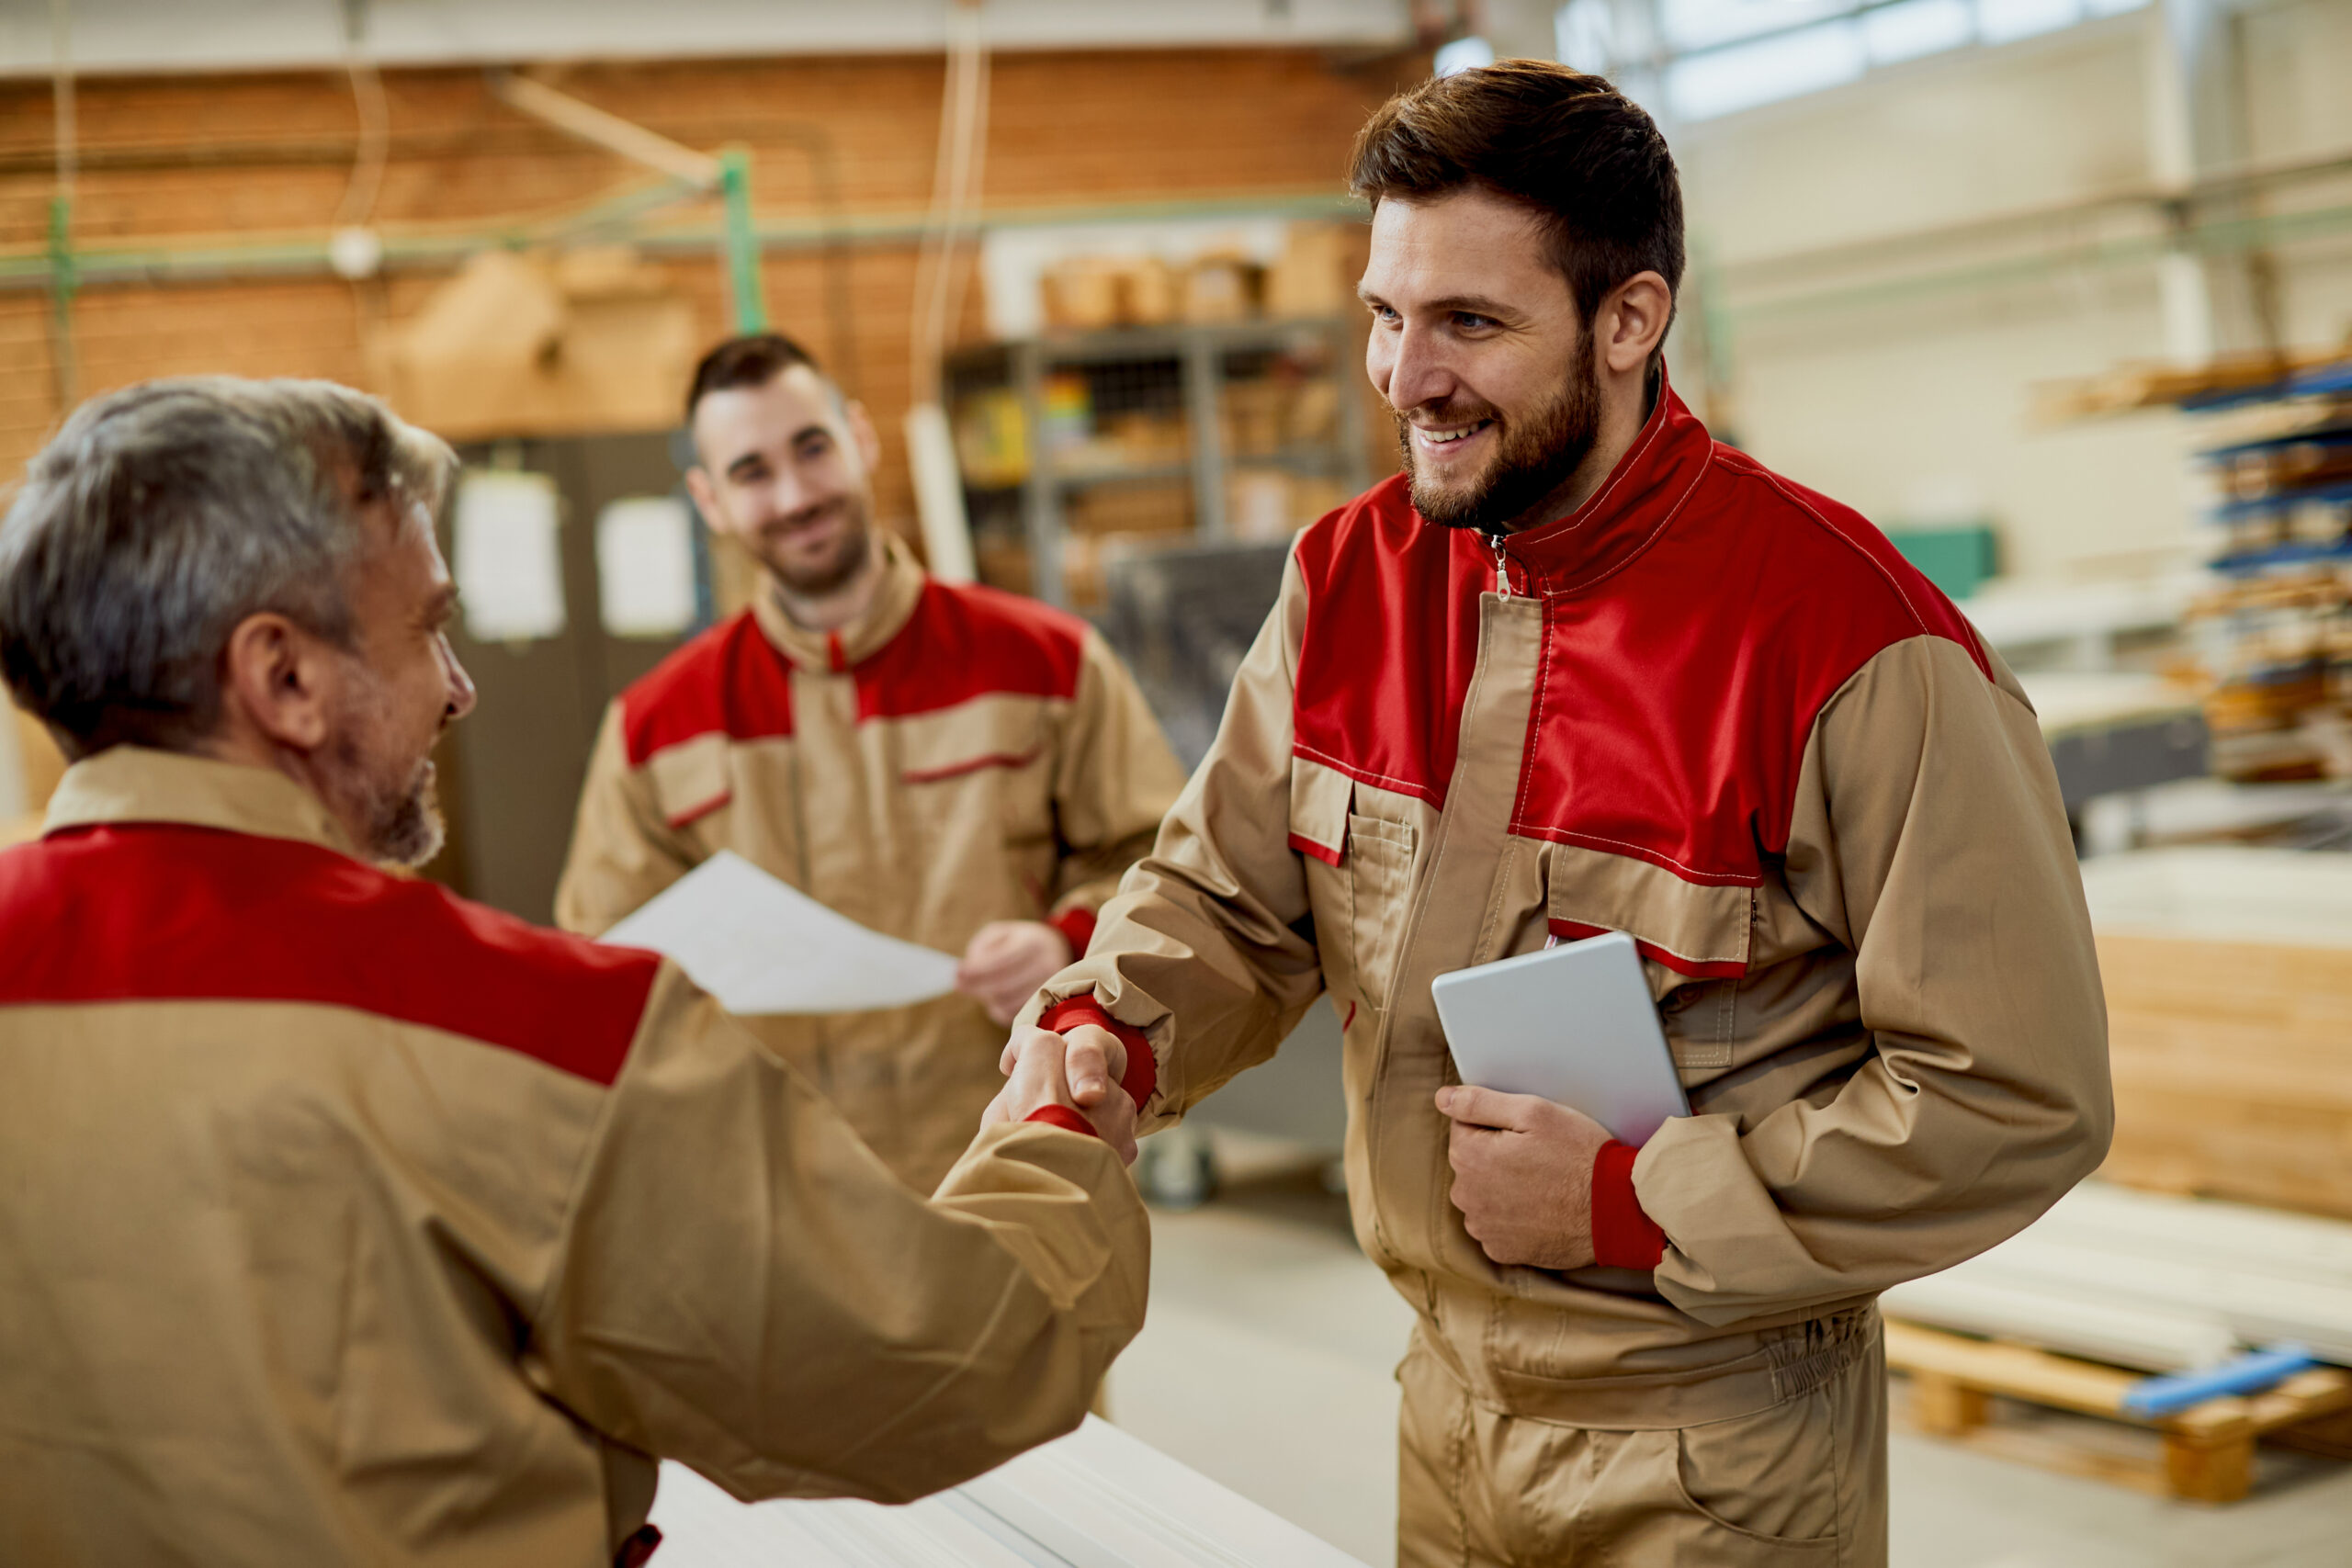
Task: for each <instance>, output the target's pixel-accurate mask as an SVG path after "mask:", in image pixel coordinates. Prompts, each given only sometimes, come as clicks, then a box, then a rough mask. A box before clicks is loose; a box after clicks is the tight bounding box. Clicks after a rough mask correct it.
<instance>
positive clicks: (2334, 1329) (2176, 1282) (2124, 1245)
mask: <svg viewBox="0 0 2352 1568" xmlns="http://www.w3.org/2000/svg"><path fill="white" fill-rule="evenodd" d="M1884 1304H1885V1309H1886V1311H1887V1312H1888V1314H1891V1315H1893V1316H1896V1317H1903V1318H1908V1319H1910V1320H1911V1321H1913V1322H1915V1323H1926V1324H1933V1325H1937V1326H1938V1327H1942V1328H1956V1329H1960V1330H1962V1331H1964V1332H1967V1333H1972V1334H1985V1335H1992V1336H1995V1337H2000V1338H2004V1339H2018V1340H2023V1341H2026V1342H2027V1343H2030V1344H2035V1345H2040V1346H2042V1347H2043V1348H2047V1349H2052V1350H2060V1351H2064V1352H2066V1353H2068V1354H2071V1355H2078V1356H2087V1357H2090V1358H2092V1359H2098V1360H2103V1361H2112V1362H2114V1363H2115V1364H2116V1365H2118V1366H2124V1367H2140V1368H2144V1369H2146V1370H2147V1371H2189V1370H2191V1369H2194V1368H2199V1367H2208V1366H2212V1365H2214V1364H2216V1363H2218V1362H2221V1361H2223V1360H2226V1359H2229V1358H2230V1357H2231V1356H2233V1355H2234V1354H2236V1353H2237V1352H2238V1351H2239V1350H2240V1349H2244V1348H2254V1347H2257V1346H2267V1345H2275V1344H2279V1343H2293V1344H2298V1345H2301V1346H2303V1347H2304V1348H2308V1349H2310V1350H2311V1351H2312V1353H2313V1354H2315V1355H2318V1356H2320V1357H2322V1358H2324V1359H2327V1360H2332V1361H2336V1362H2340V1363H2342V1364H2344V1365H2346V1366H2352V1224H2346V1223H2345V1222H2343V1221H2340V1220H2325V1219H2316V1218H2309V1217H2305V1216H2303V1215H2299V1214H2284V1213H2278V1212H2277V1211H2275V1210H2269V1209H2262V1208H2256V1207H2253V1206H2251V1205H2247V1204H2242V1203H2221V1202H2210V1201H2202V1200H2199V1199H2193V1198H2173V1197H2166V1196H2163V1195H2161V1194H2157V1193H2153V1192H2139V1191H2134V1190H2131V1189H2129V1188H2122V1187H2111V1186H2108V1185H2106V1184H2105V1183H2102V1182H2086V1183H2085V1184H2084V1185H2082V1186H2081V1187H2078V1188H2076V1189H2075V1190H2074V1191H2073V1192H2070V1193H2068V1194H2067V1195H2066V1196H2065V1197H2064V1198H2062V1199H2060V1200H2059V1201H2058V1203H2057V1206H2056V1207H2054V1208H2052V1210H2051V1211H2050V1213H2047V1214H2046V1215H2044V1216H2043V1217H2042V1218H2041V1220H2040V1221H2039V1222H2037V1223H2036V1224H2032V1225H2030V1226H2028V1227H2027V1228H2026V1229H2025V1230H2024V1231H2022V1232H2020V1233H2019V1234H2018V1235H2016V1236H2014V1237H2012V1238H2011V1239H2010V1240H2008V1241H2006V1242H2004V1243H2002V1244H2001V1245H2000V1246H1998V1247H1995V1248H1993V1249H1992V1250H1991V1251H1990V1252H1987V1253H1985V1255H1984V1256H1982V1257H1980V1258H1971V1259H1970V1260H1969V1261H1967V1262H1965V1263H1962V1264H1961V1265H1960V1266H1959V1267H1957V1268H1954V1269H1946V1270H1945V1271H1944V1272H1943V1273H1941V1274H1934V1275H1930V1276H1928V1278H1927V1279H1924V1280H1913V1281H1911V1282H1910V1283H1908V1284H1905V1285H1897V1286H1896V1287H1894V1289H1893V1290H1891V1291H1889V1292H1886V1295H1885V1298H1884Z"/></svg>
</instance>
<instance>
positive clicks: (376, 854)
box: [326, 675, 448, 868]
mask: <svg viewBox="0 0 2352 1568" xmlns="http://www.w3.org/2000/svg"><path fill="white" fill-rule="evenodd" d="M389 706H390V705H389V704H388V703H387V702H385V700H384V697H383V694H382V692H381V690H380V688H379V687H378V686H376V684H375V682H374V678H373V676H372V675H369V676H368V677H366V678H365V680H364V682H363V683H362V685H361V688H360V690H359V691H358V692H357V694H355V696H354V697H353V699H352V701H351V704H350V705H349V707H348V708H347V709H346V710H345V713H344V714H343V715H342V716H341V722H340V723H339V724H338V726H337V731H336V737H335V739H334V742H333V744H332V745H331V746H330V748H329V750H328V752H327V774H328V777H327V781H326V782H327V784H328V787H329V788H330V789H331V790H332V791H333V792H334V795H337V796H339V797H340V799H341V802H342V803H343V805H344V806H345V810H346V812H347V814H348V819H349V820H351V821H354V822H356V823H357V824H358V828H359V832H358V839H359V845H358V847H359V851H360V852H361V853H362V854H365V855H366V856H367V857H368V859H370V860H372V861H375V862H377V863H379V864H383V865H394V866H401V867H402V868H413V867H416V866H420V865H423V864H424V863H425V862H427V861H429V860H431V859H432V858H433V857H434V856H435V855H437V854H439V853H440V852H441V846H442V844H443V842H444V841H446V840H447V837H448V826H447V823H446V822H445V821H444V820H443V818H442V816H441V800H440V795H439V791H438V789H437V787H436V783H437V781H436V780H435V773H434V767H433V759H432V758H431V757H429V756H428V757H421V758H414V759H413V760H408V761H401V760H398V759H386V758H382V757H379V756H378V755H376V754H375V753H377V752H379V751H381V750H389V749H390V747H389V744H388V743H379V738H380V737H382V736H384V735H385V733H386V731H387V730H388V729H389V728H390V724H389V712H388V709H389Z"/></svg>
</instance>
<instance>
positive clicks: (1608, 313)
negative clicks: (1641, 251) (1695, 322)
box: [1593, 272, 1674, 376]
mask: <svg viewBox="0 0 2352 1568" xmlns="http://www.w3.org/2000/svg"><path fill="white" fill-rule="evenodd" d="M1593 314H1594V321H1593V325H1594V327H1595V329H1596V330H1597V331H1598V332H1599V333H1600V360H1601V364H1602V365H1603V367H1606V368H1607V369H1608V370H1609V371H1610V372H1611V373H1612V374H1615V375H1619V376H1623V375H1625V374H1626V373H1628V372H1630V371H1636V370H1639V371H1646V370H1647V369H1648V368H1649V363H1650V358H1651V356H1652V355H1655V354H1656V353H1657V345H1658V344H1660V343H1661V342H1663V341H1664V340H1665V338H1666V329H1667V326H1668V323H1669V322H1671V321H1673V320H1674V290H1672V289H1671V288H1668V287H1667V286H1666V279H1665V278H1663V277H1661V276H1658V275H1657V273H1655V272H1637V273H1635V274H1634V276H1631V277H1629V278H1627V279H1626V280H1625V281H1624V282H1623V283H1621V284H1619V285H1618V286H1617V287H1616V288H1612V289H1611V290H1610V291H1609V297H1608V298H1607V299H1603V300H1602V301H1601V302H1600V310H1597V311H1595V312H1594V313H1593Z"/></svg>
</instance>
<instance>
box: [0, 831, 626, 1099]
mask: <svg viewBox="0 0 2352 1568" xmlns="http://www.w3.org/2000/svg"><path fill="white" fill-rule="evenodd" d="M660 964H661V961H660V960H659V959H658V958H656V957H655V956H654V955H653V954H651V953H641V952H639V951H637V950H636V949H633V948H621V947H604V946H599V945H598V944H596V943H594V942H587V941H585V940H583V939H581V938H578V937H573V936H567V935H565V934H563V933H562V932H560V931H545V930H542V929H540V928H539V927H537V926H533V925H530V924H528V923H526V922H525V921H522V920H518V919H514V918H513V917H512V916H509V915H504V914H501V913H499V912H498V911H496V910H494V909H488V908H483V907H481V905H478V904H469V903H468V902H466V901H465V900H463V899H461V898H458V897H453V896H452V895H451V894H449V893H448V892H447V890H446V889H444V888H441V887H437V886H434V885H433V884H431V883H429V882H404V881H401V879H399V878H397V877H391V876H387V875H385V874H383V873H381V872H379V871H376V870H373V869H372V868H370V867H368V866H364V865H361V864H360V863H357V862H356V861H353V860H349V859H346V858H345V857H344V856H342V855H339V854H336V853H334V852H333V851H330V850H326V849H322V848H320V847H319V846H317V845H315V844H304V843H296V842H293V841H290V840H283V839H265V838H256V837H250V836H247V835H245V834H242V833H224V832H216V831H214V830H212V829H206V828H187V827H179V826H175V825H168V824H160V823H158V824H147V823H136V824H126V825H122V826H119V827H99V828H85V829H78V830H75V831H73V832H67V833H60V834H58V835H56V836H54V837H51V838H49V839H44V840H40V842H38V843H32V844H26V845H22V846H20V847H18V848H17V849H14V850H11V851H9V852H6V854H0V1006H10V1005H16V1006H25V1005H37V1004H42V1003H70V1002H120V1001H200V1000H204V1001H254V1002H304V1003H310V1004H312V1005H316V1006H321V1007H335V1008H348V1009H351V1010H355V1011H358V1012H365V1013H372V1014H375V1015H376V1016H378V1017H381V1018H387V1019H391V1020H395V1021H400V1022H402V1023H412V1024H420V1025H423V1026H424V1027H426V1028H431V1029H439V1030H444V1031H447V1032H449V1033H452V1034H458V1035H463V1036H465V1037H466V1038H468V1039H471V1040H478V1041H481V1042H482V1043H485V1044H489V1045H495V1046H501V1047H503V1048H504V1049H506V1050H510V1051H519V1052H521V1053H522V1054H523V1055H527V1056H532V1057H535V1058H537V1060H539V1061H541V1062H544V1063H546V1064H547V1065H548V1066H552V1067H556V1068H559V1069H560V1070H561V1071H564V1072H567V1073H571V1074H572V1075H574V1076H575V1077H582V1078H586V1079H588V1080H590V1081H591V1082H594V1083H598V1084H609V1083H611V1082H612V1081H613V1079H614V1078H615V1077H616V1076H618V1074H619V1072H620V1069H621V1065H622V1063H623V1062H624V1061H625V1060H627V1058H628V1048H629V1042H630V1041H631V1039H632V1038H634V1037H635V1035H636V1033H637V1025H638V1020H639V1015H640V1014H641V1013H642V1012H643V1011H644V1010H645V999H646V997H647V995H648V993H649V992H650V989H651V987H652V985H653V977H654V975H655V973H656V971H657V970H658V969H659V967H660Z"/></svg>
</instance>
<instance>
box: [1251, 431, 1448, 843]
mask: <svg viewBox="0 0 2352 1568" xmlns="http://www.w3.org/2000/svg"><path fill="white" fill-rule="evenodd" d="M1408 489H1409V482H1408V479H1407V478H1406V476H1404V475H1402V474H1398V475H1396V476H1395V477H1393V478H1391V479H1386V480H1385V481H1383V482H1382V483H1380V484H1378V485H1375V486H1374V487H1373V488H1372V489H1371V490H1369V491H1365V492H1364V493H1363V495H1360V496H1358V497H1357V498H1356V499H1355V500H1354V501H1352V502H1349V503H1348V504H1347V505H1345V506H1343V507H1341V508H1340V509H1339V510H1338V511H1337V512H1334V513H1330V514H1329V515H1328V516H1326V517H1324V518H1323V519H1322V520H1321V521H1320V522H1318V523H1317V524H1315V525H1313V526H1312V527H1309V528H1308V529H1307V530H1306V532H1305V533H1304V534H1302V535H1301V536H1299V541H1298V547H1297V559H1298V570H1299V576H1300V578H1301V580H1302V581H1303V582H1304V583H1305V586H1306V625H1305V626H1304V628H1303V629H1302V637H1301V641H1300V647H1299V657H1298V671H1297V696H1296V700H1295V705H1294V708H1293V717H1294V721H1295V744H1296V746H1297V748H1298V750H1300V752H1301V753H1302V754H1304V755H1306V756H1308V757H1311V758H1313V759H1314V760H1315V761H1319V762H1322V763H1325V764H1326V765H1328V766H1330V767H1335V768H1337V769H1339V770H1340V772H1341V773H1347V774H1349V775H1350V776H1351V777H1353V778H1356V779H1359V780H1361V781H1363V783H1366V784H1374V785H1377V786H1378V787H1380V788H1383V789H1393V790H1398V791H1401V792H1403V793H1404V794H1407V795H1416V796H1419V798H1420V799H1423V800H1426V801H1428V802H1430V804H1431V805H1433V806H1442V805H1443V804H1444V799H1445V786H1446V781H1447V780H1448V779H1449V778H1450V777H1451V776H1452V774H1453V757H1454V747H1455V743H1456V741H1457V739H1459V735H1460V731H1459V728H1458V725H1459V722H1460V716H1461V707H1462V696H1463V694H1464V692H1465V691H1466V690H1467V689H1468V687H1469V683H1470V673H1471V670H1472V668H1473V666H1475V665H1476V662H1477V656H1478V595H1479V593H1480V592H1482V591H1483V590H1484V588H1485V587H1486V585H1487V578H1488V576H1489V574H1490V573H1491V572H1492V570H1493V568H1492V565H1491V564H1490V562H1489V561H1488V560H1487V558H1485V556H1484V552H1483V551H1482V550H1481V549H1480V548H1479V547H1478V541H1477V540H1476V538H1474V537H1471V536H1465V535H1462V534H1459V533H1456V532H1454V531H1453V530H1450V529H1444V528H1438V527H1433V526H1431V525H1429V524H1427V523H1424V522H1422V521H1421V519H1420V518H1419V516H1418V515H1416V514H1415V513H1414V512H1413V507H1412V501H1411V499H1410V496H1409V494H1408Z"/></svg>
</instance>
